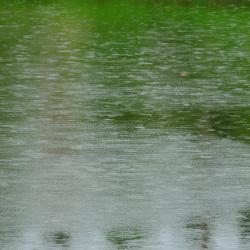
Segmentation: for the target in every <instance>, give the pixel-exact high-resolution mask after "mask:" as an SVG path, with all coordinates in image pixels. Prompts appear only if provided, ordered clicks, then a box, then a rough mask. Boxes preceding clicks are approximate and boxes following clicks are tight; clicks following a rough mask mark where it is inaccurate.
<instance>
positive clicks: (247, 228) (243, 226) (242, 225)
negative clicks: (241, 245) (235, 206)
mask: <svg viewBox="0 0 250 250" xmlns="http://www.w3.org/2000/svg"><path fill="white" fill-rule="evenodd" d="M239 214H240V218H239V229H240V235H241V238H242V239H243V240H245V241H247V240H249V239H250V209H249V208H246V209H242V210H240V211H239Z"/></svg>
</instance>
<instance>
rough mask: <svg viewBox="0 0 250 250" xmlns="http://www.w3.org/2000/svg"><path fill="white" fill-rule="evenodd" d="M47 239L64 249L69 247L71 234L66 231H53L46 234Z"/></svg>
mask: <svg viewBox="0 0 250 250" xmlns="http://www.w3.org/2000/svg"><path fill="white" fill-rule="evenodd" d="M44 237H45V240H46V241H47V242H48V243H50V244H52V245H54V246H58V247H63V249H69V247H70V240H71V235H70V233H69V232H66V231H56V232H53V233H49V234H45V236H44Z"/></svg>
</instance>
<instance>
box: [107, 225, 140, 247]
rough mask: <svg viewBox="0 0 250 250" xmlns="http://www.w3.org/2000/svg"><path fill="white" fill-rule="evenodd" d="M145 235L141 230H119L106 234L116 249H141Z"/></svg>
mask: <svg viewBox="0 0 250 250" xmlns="http://www.w3.org/2000/svg"><path fill="white" fill-rule="evenodd" d="M144 237H145V235H144V233H143V231H142V230H141V229H139V228H118V229H115V230H112V231H110V232H108V233H107V234H106V238H107V240H109V241H110V242H111V243H112V245H113V246H114V247H115V248H116V249H121V250H122V249H140V244H141V243H142V241H143V239H144Z"/></svg>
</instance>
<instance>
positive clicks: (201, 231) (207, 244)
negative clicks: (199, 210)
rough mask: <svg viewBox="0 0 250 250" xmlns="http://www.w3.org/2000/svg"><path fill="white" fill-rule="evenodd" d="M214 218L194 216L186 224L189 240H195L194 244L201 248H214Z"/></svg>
mask: <svg viewBox="0 0 250 250" xmlns="http://www.w3.org/2000/svg"><path fill="white" fill-rule="evenodd" d="M212 223H213V220H212V218H208V217H194V218H191V219H190V221H189V222H188V223H187V225H186V229H187V233H189V234H190V235H188V236H187V238H188V240H189V241H191V242H193V245H194V246H195V245H196V246H197V244H198V248H200V249H212V240H211V234H212V226H213V225H212Z"/></svg>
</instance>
